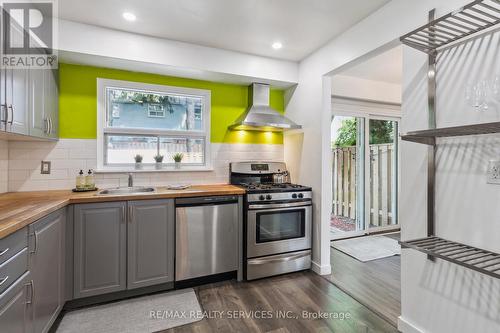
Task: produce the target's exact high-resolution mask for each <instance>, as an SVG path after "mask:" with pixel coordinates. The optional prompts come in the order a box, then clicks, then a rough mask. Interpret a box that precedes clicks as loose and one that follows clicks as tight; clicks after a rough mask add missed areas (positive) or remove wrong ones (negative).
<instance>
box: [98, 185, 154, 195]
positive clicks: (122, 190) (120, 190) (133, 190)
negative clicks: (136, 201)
mask: <svg viewBox="0 0 500 333" xmlns="http://www.w3.org/2000/svg"><path fill="white" fill-rule="evenodd" d="M154 191H155V189H154V188H153V187H117V188H109V189H106V190H102V191H100V192H99V193H98V194H99V195H114V194H115V195H116V194H139V193H149V192H154Z"/></svg>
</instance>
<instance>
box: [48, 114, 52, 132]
mask: <svg viewBox="0 0 500 333" xmlns="http://www.w3.org/2000/svg"><path fill="white" fill-rule="evenodd" d="M48 119H49V134H52V117H49V118H48Z"/></svg>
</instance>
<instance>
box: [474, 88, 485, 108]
mask: <svg viewBox="0 0 500 333" xmlns="http://www.w3.org/2000/svg"><path fill="white" fill-rule="evenodd" d="M474 107H475V108H476V109H477V110H479V111H481V110H482V111H486V110H488V82H487V81H486V80H483V81H481V82H480V83H478V84H477V85H476V86H474Z"/></svg>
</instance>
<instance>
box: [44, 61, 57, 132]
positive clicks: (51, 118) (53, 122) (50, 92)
mask: <svg viewBox="0 0 500 333" xmlns="http://www.w3.org/2000/svg"><path fill="white" fill-rule="evenodd" d="M43 89H44V114H45V117H46V119H47V122H48V124H47V125H48V131H47V132H48V133H47V136H48V137H49V138H53V139H56V138H57V137H58V136H59V135H58V133H59V92H58V72H57V70H49V69H47V70H45V71H44V83H43Z"/></svg>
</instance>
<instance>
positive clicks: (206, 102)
mask: <svg viewBox="0 0 500 333" xmlns="http://www.w3.org/2000/svg"><path fill="white" fill-rule="evenodd" d="M108 88H116V89H127V90H137V91H143V92H150V93H159V94H176V95H186V96H193V97H198V98H202V100H203V102H202V103H203V108H202V121H203V127H202V129H201V130H164V129H149V128H142V129H141V128H116V127H115V128H113V127H108V122H107V112H106V105H107V98H108V97H107V93H106V90H107V89H108ZM210 112H211V91H210V90H205V89H194V88H184V87H175V86H166V85H159V84H149V83H143V82H133V81H123V80H111V79H103V78H97V170H96V172H130V171H134V172H137V171H140V172H162V171H211V170H213V169H212V155H211V143H210ZM106 135H130V136H142V135H143V136H157V137H159V138H161V137H179V138H192V139H200V138H204V140H205V142H204V143H205V147H204V148H205V152H204V153H205V155H204V164H203V165H199V164H185V165H184V166H183V167H182V168H181V169H175V166H174V164H173V163H165V162H164V166H163V168H162V169H161V170H156V169H155V165H154V162H153V161H146V162H144V161H143V168H142V169H141V170H136V169H135V167H134V163H133V162H131V163H130V164H113V165H107V164H105V160H106V157H105V154H106V153H107V150H106V149H105V147H104V145H105V141H106V140H105V136H106ZM159 140H160V139H159Z"/></svg>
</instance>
